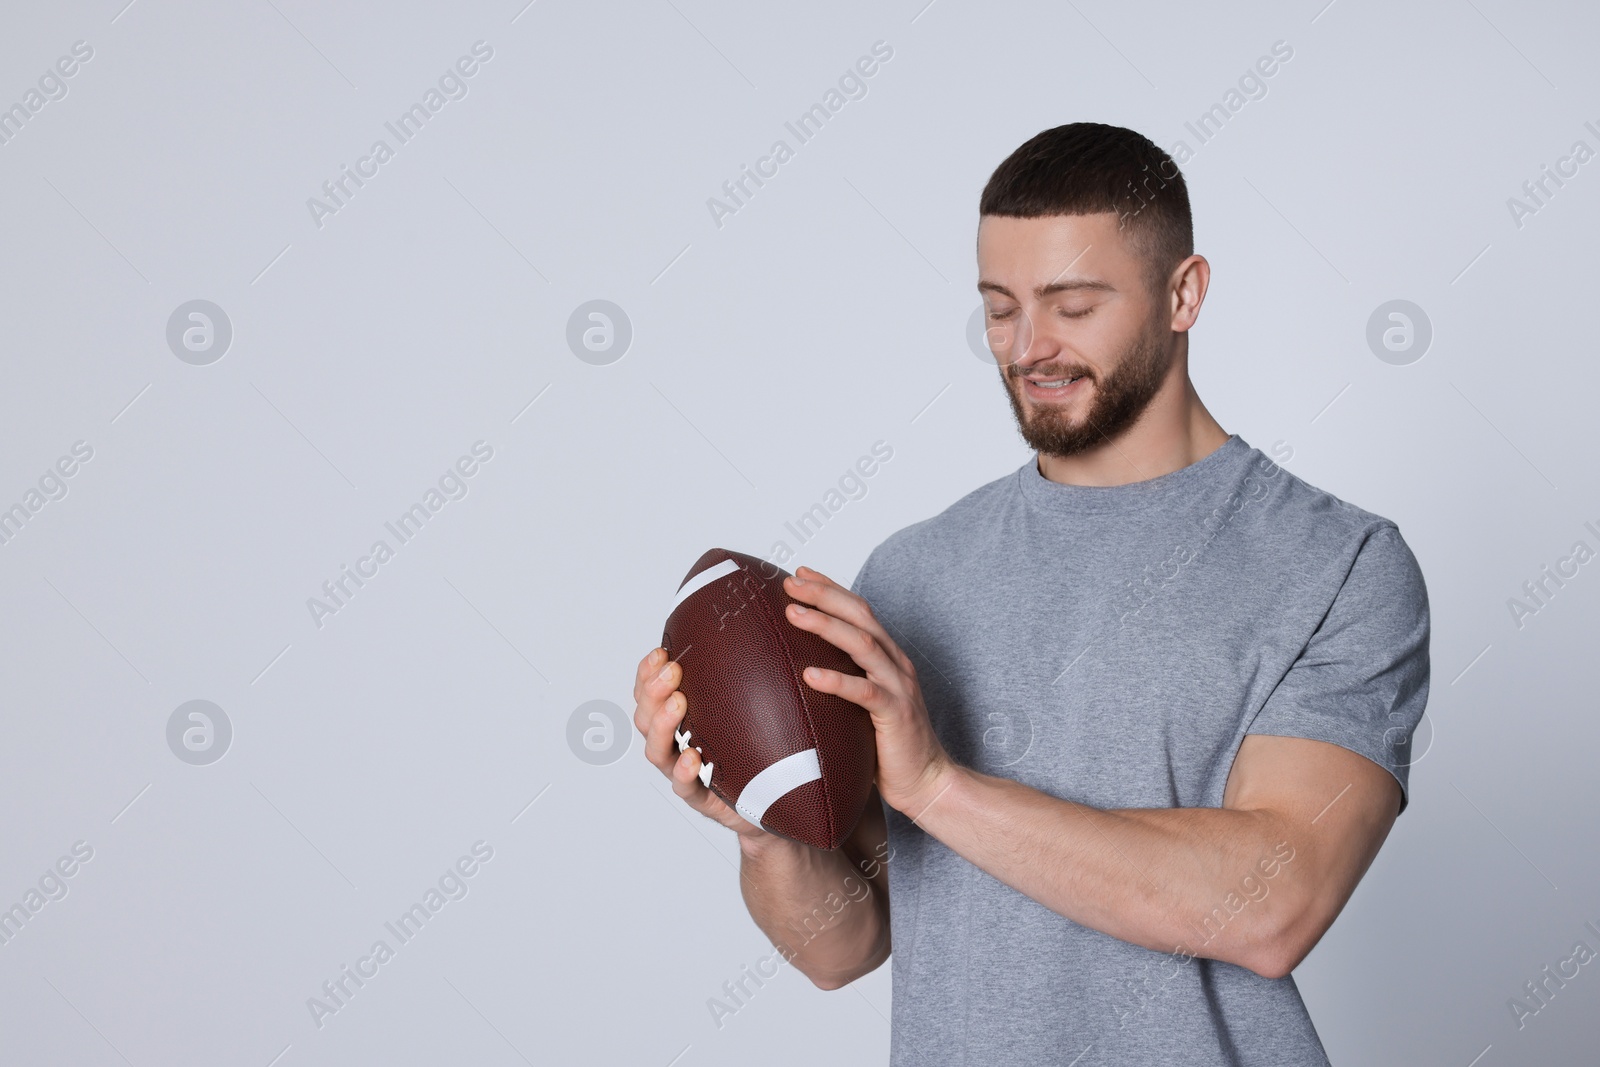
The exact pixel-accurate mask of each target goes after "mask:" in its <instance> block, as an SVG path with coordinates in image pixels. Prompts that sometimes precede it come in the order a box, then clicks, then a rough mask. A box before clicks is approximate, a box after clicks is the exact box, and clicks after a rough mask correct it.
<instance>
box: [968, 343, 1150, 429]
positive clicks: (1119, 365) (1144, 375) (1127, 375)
mask: <svg viewBox="0 0 1600 1067" xmlns="http://www.w3.org/2000/svg"><path fill="white" fill-rule="evenodd" d="M1171 366H1172V356H1171V354H1170V353H1169V352H1168V351H1166V347H1165V345H1163V344H1162V343H1160V342H1159V341H1158V340H1157V338H1156V336H1155V335H1154V334H1141V335H1140V336H1139V337H1138V338H1137V339H1135V340H1134V341H1133V343H1131V344H1130V345H1128V347H1127V348H1126V349H1124V350H1123V352H1122V357H1121V358H1120V359H1118V360H1117V362H1116V365H1115V366H1113V367H1112V369H1111V371H1110V372H1109V373H1108V374H1106V375H1105V376H1104V377H1101V376H1100V375H1099V374H1097V373H1096V372H1094V371H1093V370H1091V369H1090V368H1089V367H1087V366H1085V365H1084V364H1082V363H1065V364H1044V365H1042V366H1034V367H1029V368H1026V369H1024V368H1022V367H1020V366H1019V365H1018V364H1016V363H1011V364H1008V365H1006V366H1003V367H1001V368H1000V383H1001V385H1002V386H1004V387H1005V391H1006V398H1007V399H1008V400H1010V401H1011V413H1012V414H1013V415H1015V416H1016V419H1017V430H1018V431H1019V432H1020V433H1021V434H1022V439H1023V440H1024V441H1026V442H1027V443H1028V446H1029V447H1030V448H1033V449H1036V450H1038V451H1039V452H1042V453H1044V454H1046V455H1050V456H1074V455H1077V454H1078V453H1080V452H1086V451H1088V450H1089V449H1091V448H1095V447H1097V446H1099V445H1102V444H1104V443H1105V442H1107V441H1109V440H1111V439H1113V438H1115V437H1116V436H1117V435H1118V434H1120V433H1122V432H1123V431H1124V430H1126V429H1127V428H1128V427H1130V426H1132V425H1133V424H1134V423H1135V422H1137V421H1138V419H1139V416H1140V415H1142V414H1144V410H1145V408H1147V407H1149V405H1150V400H1151V398H1152V397H1154V396H1155V395H1156V393H1157V392H1158V391H1159V390H1160V389H1161V383H1162V382H1163V381H1165V380H1166V376H1167V371H1168V370H1169V369H1170V368H1171ZM1033 371H1044V372H1045V373H1047V374H1049V375H1050V376H1052V377H1055V376H1057V375H1059V376H1061V377H1074V376H1082V377H1086V378H1088V379H1089V381H1090V382H1091V383H1092V384H1093V385H1094V399H1093V401H1092V402H1091V403H1090V405H1089V410H1088V412H1087V413H1086V414H1085V415H1084V416H1083V418H1082V421H1081V422H1076V423H1075V422H1073V421H1071V420H1070V417H1069V416H1068V415H1067V414H1066V413H1065V412H1064V411H1062V410H1061V409H1060V408H1059V407H1057V406H1055V405H1049V406H1046V405H1036V406H1033V407H1032V409H1031V413H1030V410H1029V408H1028V407H1025V406H1024V405H1025V401H1024V400H1023V399H1022V378H1023V376H1024V375H1025V374H1028V373H1030V372H1033Z"/></svg>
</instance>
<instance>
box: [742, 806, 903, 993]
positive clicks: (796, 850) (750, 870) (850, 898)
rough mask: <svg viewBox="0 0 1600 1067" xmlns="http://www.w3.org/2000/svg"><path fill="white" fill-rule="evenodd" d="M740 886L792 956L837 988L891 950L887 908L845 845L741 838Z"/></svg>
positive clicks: (765, 927)
mask: <svg viewBox="0 0 1600 1067" xmlns="http://www.w3.org/2000/svg"><path fill="white" fill-rule="evenodd" d="M739 846H740V853H741V863H740V879H739V884H740V888H741V890H742V892H743V894H744V901H745V906H746V907H748V908H749V909H750V916H751V918H753V919H755V921H756V925H757V926H759V927H761V929H762V931H763V932H765V933H766V935H767V936H768V937H769V938H770V939H771V940H772V943H773V945H774V946H775V947H776V948H778V949H779V950H780V951H781V952H782V953H783V955H784V957H785V958H786V959H788V960H789V962H791V963H793V964H794V965H795V967H796V968H797V969H798V970H799V971H800V972H801V973H802V974H804V975H805V976H806V977H807V978H809V979H811V981H812V982H813V983H815V984H816V985H818V986H820V987H822V988H824V989H834V988H837V987H839V986H841V985H845V984H847V983H848V982H851V981H853V980H854V979H856V978H857V977H859V976H861V975H863V974H865V973H867V972H868V971H871V970H873V969H874V968H876V967H877V966H878V965H879V964H881V963H882V962H883V961H884V959H886V958H887V957H888V955H889V924H888V916H887V914H885V912H886V911H887V909H886V908H885V907H884V906H883V905H884V902H883V900H882V899H881V895H880V893H879V892H878V891H877V890H876V889H875V888H874V887H873V884H872V880H871V879H870V878H869V877H868V876H867V875H866V874H864V873H863V872H862V871H860V870H857V869H856V867H855V865H854V864H853V863H852V861H851V858H850V856H849V855H848V853H847V852H846V850H845V849H843V848H841V849H838V850H837V851H833V852H823V851H821V850H819V849H814V848H810V847H808V846H806V845H802V844H799V843H797V842H794V841H789V840H787V839H785V838H782V837H776V836H771V835H761V836H749V837H740V839H739Z"/></svg>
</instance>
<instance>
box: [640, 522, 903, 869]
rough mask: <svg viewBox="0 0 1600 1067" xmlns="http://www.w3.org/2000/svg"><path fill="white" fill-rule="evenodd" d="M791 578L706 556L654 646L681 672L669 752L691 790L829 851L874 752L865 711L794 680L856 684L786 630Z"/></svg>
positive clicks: (860, 805) (829, 650)
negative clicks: (696, 778) (679, 760)
mask: <svg viewBox="0 0 1600 1067" xmlns="http://www.w3.org/2000/svg"><path fill="white" fill-rule="evenodd" d="M788 576H789V572H788V571H785V570H783V569H782V568H780V567H777V566H774V565H773V564H771V563H768V562H766V561H765V560H762V559H757V558H756V557H755V556H747V555H745V554H744V553H742V552H730V551H728V550H727V549H722V548H713V549H712V550H711V551H709V552H707V553H706V554H705V555H703V556H701V557H700V558H699V559H698V560H696V561H695V564H694V566H693V567H691V568H689V574H688V576H687V577H685V578H684V580H683V583H682V584H681V585H680V586H679V587H678V595H677V599H675V600H674V601H673V604H672V609H671V612H670V614H669V615H668V616H667V625H666V628H665V631H664V632H663V633H662V635H661V646H662V647H663V648H665V649H666V650H667V655H669V656H670V657H672V658H673V659H674V660H677V662H678V663H679V665H680V666H681V667H682V670H683V678H682V681H681V682H680V683H679V684H678V688H679V689H680V690H681V691H682V693H683V695H684V698H685V700H686V701H687V704H688V707H687V710H686V711H685V712H684V716H683V722H682V723H680V724H679V726H678V729H677V732H676V734H675V740H676V741H677V745H678V751H679V752H683V751H685V750H686V749H689V748H693V749H694V750H695V751H697V752H699V753H700V760H701V766H700V780H701V781H702V782H703V783H705V785H706V786H708V787H709V788H710V789H711V791H712V792H714V793H716V794H717V796H719V797H721V798H722V799H723V801H725V802H726V803H727V804H728V805H729V806H731V807H732V808H733V809H734V810H735V811H737V812H738V813H739V814H740V815H742V816H744V817H745V818H746V819H747V820H749V821H750V822H752V823H755V824H756V825H759V826H761V827H762V828H763V829H765V830H768V831H770V832H772V833H776V834H781V835H783V836H784V837H787V838H791V839H793V840H795V841H799V842H802V843H804V844H807V845H811V846H812V847H814V848H821V849H835V848H838V847H839V845H840V844H841V843H842V842H843V841H844V839H845V838H846V837H848V836H850V832H851V831H852V830H854V829H855V827H856V823H857V821H858V820H859V819H860V818H861V812H862V811H863V810H864V809H865V808H866V804H867V798H868V797H869V796H870V795H871V792H872V780H873V775H874V774H875V773H876V770H877V747H876V744H875V741H874V738H873V731H872V719H871V717H870V716H869V715H868V714H867V712H866V710H865V709H863V708H861V707H859V706H857V705H855V704H852V703H850V702H849V701H848V700H845V699H843V698H841V697H837V696H834V695H832V694H831V693H823V692H819V691H818V690H815V689H813V688H811V687H810V686H809V685H807V684H806V682H805V680H804V678H802V677H801V671H803V670H804V669H805V668H807V667H827V668H830V669H832V670H836V671H843V672H844V673H846V674H854V675H858V676H860V675H864V673H865V672H863V671H862V670H861V668H859V667H857V666H856V664H855V661H854V660H852V659H851V658H850V657H849V656H848V655H846V654H845V653H844V652H842V651H840V650H839V649H838V648H835V647H834V646H833V645H831V644H829V643H828V642H827V641H825V640H823V639H822V638H821V637H818V636H817V635H816V634H813V633H811V632H809V631H807V630H802V629H800V628H799V627H798V626H795V625H794V624H793V623H791V622H790V621H789V617H788V615H787V614H785V610H784V609H785V608H786V607H787V606H788V605H789V604H791V603H794V599H793V598H792V597H791V596H789V594H788V593H787V592H785V591H784V588H783V580H784V579H785V578H787V577H788Z"/></svg>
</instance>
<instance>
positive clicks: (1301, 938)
mask: <svg viewBox="0 0 1600 1067" xmlns="http://www.w3.org/2000/svg"><path fill="white" fill-rule="evenodd" d="M1331 923H1332V920H1331V918H1330V919H1329V921H1328V922H1320V921H1318V920H1316V919H1313V918H1311V917H1309V916H1306V915H1302V916H1300V917H1298V920H1297V921H1294V922H1290V923H1287V924H1285V925H1284V926H1283V927H1281V928H1279V929H1278V930H1276V931H1274V933H1273V934H1272V936H1270V937H1266V938H1263V939H1262V940H1261V941H1259V942H1257V943H1256V944H1255V945H1252V946H1251V950H1250V953H1249V958H1248V959H1247V960H1243V961H1241V962H1242V963H1243V964H1244V966H1245V967H1248V968H1249V969H1250V970H1252V971H1254V972H1255V973H1256V974H1259V975H1260V976H1261V977H1263V978H1287V977H1288V976H1289V975H1291V974H1293V973H1294V969H1295V968H1296V967H1298V966H1300V964H1301V963H1302V962H1303V961H1304V960H1305V958H1306V957H1307V956H1309V955H1311V950H1312V949H1313V948H1315V947H1316V946H1317V942H1318V941H1321V940H1322V935H1323V934H1324V933H1325V932H1326V931H1327V929H1328V926H1329V925H1331Z"/></svg>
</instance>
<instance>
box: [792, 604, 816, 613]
mask: <svg viewBox="0 0 1600 1067" xmlns="http://www.w3.org/2000/svg"><path fill="white" fill-rule="evenodd" d="M790 607H792V608H794V613H795V614H796V615H804V614H805V613H806V612H807V611H810V610H811V609H810V608H808V607H806V606H805V605H804V604H791V605H790Z"/></svg>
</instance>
